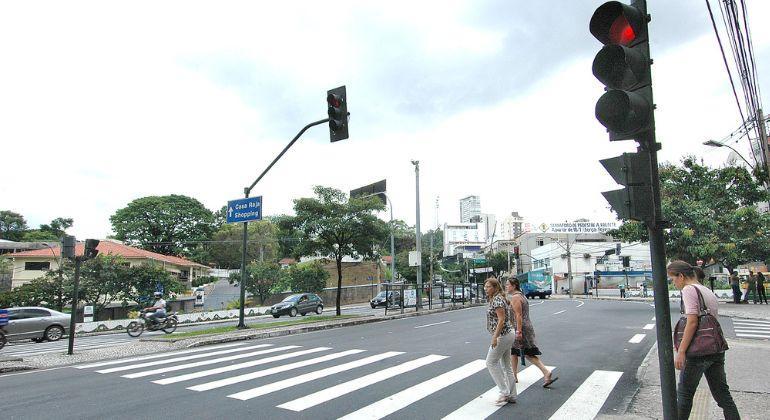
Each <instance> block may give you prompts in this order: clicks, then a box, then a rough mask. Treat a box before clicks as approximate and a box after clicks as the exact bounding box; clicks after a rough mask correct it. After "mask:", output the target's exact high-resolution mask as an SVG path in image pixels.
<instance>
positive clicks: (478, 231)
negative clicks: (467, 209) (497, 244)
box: [444, 223, 487, 257]
mask: <svg viewBox="0 0 770 420" xmlns="http://www.w3.org/2000/svg"><path fill="white" fill-rule="evenodd" d="M486 242H487V236H486V225H485V224H484V223H453V224H449V223H444V256H445V257H447V256H450V255H456V254H458V253H460V252H462V253H463V255H466V254H467V256H468V257H472V254H474V253H476V252H478V251H480V250H481V248H482V247H483V246H484V245H485V244H486Z"/></svg>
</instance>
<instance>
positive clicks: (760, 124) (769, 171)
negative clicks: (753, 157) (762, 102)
mask: <svg viewBox="0 0 770 420" xmlns="http://www.w3.org/2000/svg"><path fill="white" fill-rule="evenodd" d="M757 129H758V130H759V144H760V145H761V147H762V154H763V156H762V157H763V158H764V159H762V160H763V161H764V162H765V164H764V167H763V169H764V170H765V176H766V177H770V147H768V144H767V140H768V138H767V127H765V116H764V114H762V108H759V109H757ZM764 184H765V191H770V179H768V178H765V180H764ZM767 211H768V212H770V201H769V202H768V208H767Z"/></svg>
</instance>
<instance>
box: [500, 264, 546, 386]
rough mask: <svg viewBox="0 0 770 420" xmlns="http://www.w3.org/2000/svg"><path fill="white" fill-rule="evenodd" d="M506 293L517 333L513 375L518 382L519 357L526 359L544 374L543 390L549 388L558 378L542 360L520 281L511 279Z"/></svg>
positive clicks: (513, 352) (512, 350)
mask: <svg viewBox="0 0 770 420" xmlns="http://www.w3.org/2000/svg"><path fill="white" fill-rule="evenodd" d="M505 289H506V292H507V293H508V294H509V295H510V297H511V299H510V302H511V310H512V312H513V316H512V318H513V329H514V330H515V331H516V339H515V340H514V342H513V347H512V348H511V363H512V367H513V374H514V377H515V378H516V382H518V381H519V380H518V365H519V356H521V357H526V358H527V360H529V362H530V363H532V364H533V365H535V366H537V368H538V369H540V371H541V372H543V379H545V382H543V388H548V387H549V386H551V384H552V383H554V382H556V380H557V379H559V378H558V377H554V376H553V372H551V371H550V370H548V368H546V367H545V365H544V364H543V361H542V360H540V357H538V356H540V355H541V354H542V353H541V352H540V349H538V348H537V344H536V343H535V327H533V326H532V321H531V320H530V319H529V301H528V300H527V298H526V296H524V294H523V293H522V292H521V286H520V283H519V280H518V279H509V280H508V284H506V286H505Z"/></svg>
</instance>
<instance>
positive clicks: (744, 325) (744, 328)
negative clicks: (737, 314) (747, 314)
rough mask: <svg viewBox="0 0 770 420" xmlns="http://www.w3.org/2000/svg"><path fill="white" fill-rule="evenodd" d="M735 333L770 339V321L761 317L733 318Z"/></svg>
mask: <svg viewBox="0 0 770 420" xmlns="http://www.w3.org/2000/svg"><path fill="white" fill-rule="evenodd" d="M733 328H734V329H735V335H736V336H737V337H740V338H756V339H766V340H770V321H764V320H759V319H735V320H733Z"/></svg>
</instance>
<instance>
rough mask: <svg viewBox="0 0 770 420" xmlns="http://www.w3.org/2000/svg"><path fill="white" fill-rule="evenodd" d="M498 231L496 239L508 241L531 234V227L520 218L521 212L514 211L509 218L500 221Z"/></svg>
mask: <svg viewBox="0 0 770 420" xmlns="http://www.w3.org/2000/svg"><path fill="white" fill-rule="evenodd" d="M497 229H498V230H497V234H496V235H495V239H500V240H503V241H508V240H512V239H516V238H518V237H519V236H521V235H522V234H523V233H527V232H529V231H530V230H531V227H530V224H529V223H527V222H525V221H524V218H523V217H521V216H519V212H516V211H512V212H511V214H510V215H509V216H506V217H505V218H504V219H503V220H501V221H500V224H499V225H498V227H497Z"/></svg>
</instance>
